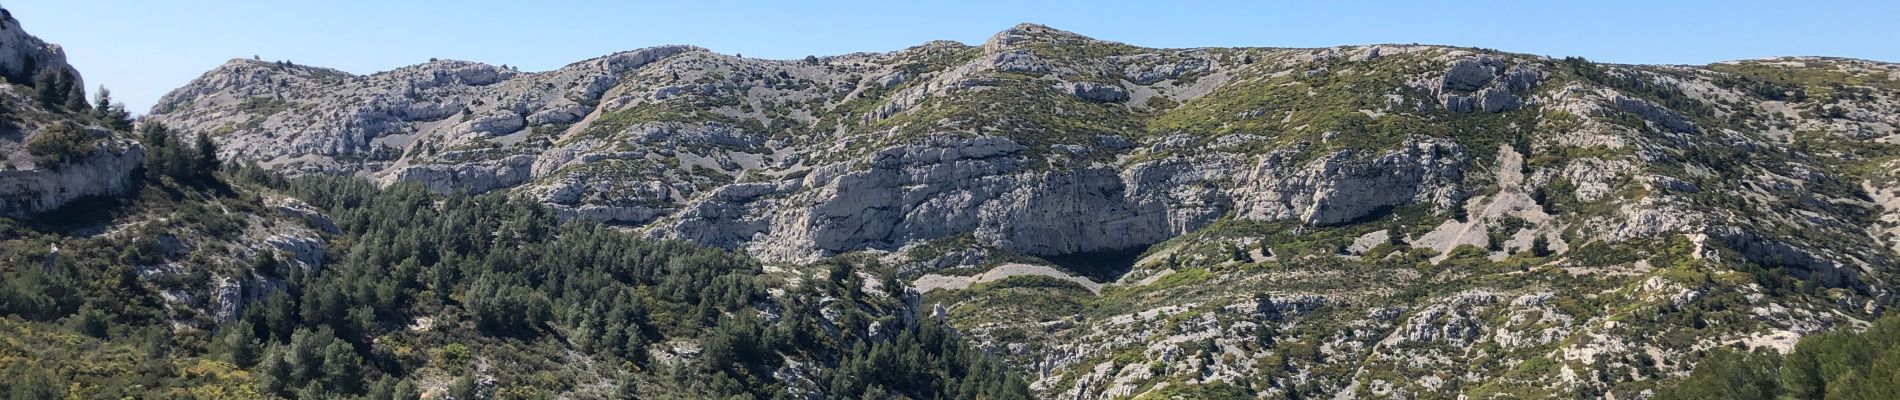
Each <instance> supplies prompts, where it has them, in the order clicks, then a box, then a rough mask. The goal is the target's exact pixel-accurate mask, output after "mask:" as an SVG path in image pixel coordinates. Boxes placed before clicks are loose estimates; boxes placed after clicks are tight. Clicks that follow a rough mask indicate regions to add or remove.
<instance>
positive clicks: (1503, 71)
mask: <svg viewBox="0 0 1900 400" xmlns="http://www.w3.org/2000/svg"><path fill="white" fill-rule="evenodd" d="M1542 79H1543V73H1542V72H1541V71H1539V70H1537V69H1536V68H1535V67H1533V66H1530V65H1528V64H1522V63H1512V62H1510V61H1506V60H1504V59H1502V58H1498V57H1490V56H1482V57H1471V58H1461V59H1457V60H1454V61H1452V62H1451V64H1450V66H1448V67H1446V69H1445V71H1444V75H1443V76H1442V77H1439V78H1437V79H1435V80H1427V81H1424V82H1423V83H1421V84H1420V86H1421V88H1420V89H1423V90H1426V91H1428V92H1431V93H1433V95H1434V96H1436V97H1437V98H1438V102H1439V104H1440V105H1441V106H1443V107H1444V108H1445V110H1446V111H1450V112H1454V113H1460V114H1468V113H1473V112H1478V111H1483V112H1485V113H1500V112H1505V111H1511V110H1516V109H1517V108H1518V107H1520V106H1522V105H1523V103H1522V100H1521V99H1519V97H1518V96H1517V93H1518V92H1523V91H1525V90H1529V89H1530V88H1531V87H1533V86H1536V85H1537V82H1538V81H1541V80H1542Z"/></svg>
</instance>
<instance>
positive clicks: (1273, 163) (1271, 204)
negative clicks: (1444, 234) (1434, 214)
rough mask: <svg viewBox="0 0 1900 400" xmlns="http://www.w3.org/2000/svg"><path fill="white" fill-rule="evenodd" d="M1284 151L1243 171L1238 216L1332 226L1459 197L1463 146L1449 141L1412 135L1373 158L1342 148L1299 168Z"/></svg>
mask: <svg viewBox="0 0 1900 400" xmlns="http://www.w3.org/2000/svg"><path fill="white" fill-rule="evenodd" d="M1288 154H1289V153H1275V154H1271V155H1268V156H1267V158H1266V160H1264V161H1263V162H1262V163H1260V164H1258V165H1256V166H1255V167H1254V169H1253V170H1252V171H1249V172H1248V173H1246V174H1245V175H1242V177H1241V181H1242V182H1244V183H1242V184H1241V185H1240V186H1239V188H1238V190H1239V191H1240V192H1241V194H1240V196H1238V201H1239V202H1240V204H1241V206H1240V209H1239V210H1238V211H1239V213H1240V215H1241V216H1242V217H1245V218H1251V219H1261V220H1272V219H1297V220H1300V221H1301V222H1304V223H1307V224H1312V225H1336V224H1341V223H1347V222H1352V221H1353V220H1355V219H1358V218H1360V217H1365V216H1368V215H1373V214H1374V213H1375V212H1376V211H1379V210H1381V209H1389V208H1391V207H1396V206H1400V205H1405V204H1412V203H1427V204H1435V205H1439V206H1441V207H1450V206H1452V205H1455V204H1457V202H1458V201H1459V200H1462V196H1461V193H1459V189H1458V186H1457V182H1458V181H1459V180H1460V179H1462V177H1463V174H1464V163H1465V160H1464V159H1465V155H1464V150H1463V149H1462V148H1460V147H1459V146H1458V145H1457V144H1455V143H1451V142H1449V141H1444V140H1436V139H1426V138H1410V139H1407V141H1406V144H1405V145H1404V146H1403V147H1402V148H1401V149H1400V150H1398V151H1395V152H1391V153H1387V154H1382V155H1378V156H1376V157H1367V156H1362V155H1360V154H1357V152H1352V151H1342V152H1337V153H1333V154H1331V155H1328V156H1326V157H1322V158H1320V159H1319V160H1315V161H1312V162H1310V163H1307V164H1305V165H1299V166H1294V165H1289V163H1288V162H1287V161H1288V159H1289V157H1290V156H1289V155H1288Z"/></svg>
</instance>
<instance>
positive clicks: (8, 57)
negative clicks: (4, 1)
mask: <svg viewBox="0 0 1900 400" xmlns="http://www.w3.org/2000/svg"><path fill="white" fill-rule="evenodd" d="M0 13H4V14H5V16H4V17H0V77H5V78H6V80H7V82H14V83H27V82H33V78H34V76H35V75H37V74H39V72H40V71H41V70H45V69H53V70H55V71H58V72H60V73H64V74H66V75H67V76H68V77H70V78H71V79H73V80H74V83H73V84H74V85H75V86H78V87H81V88H84V87H86V85H85V84H84V83H83V82H81V81H79V71H77V70H75V69H73V67H72V66H71V65H67V64H66V52H65V50H63V49H61V48H60V47H59V45H57V44H52V43H47V42H46V41H43V40H40V38H38V37H34V36H33V35H30V34H27V33H26V29H24V28H22V27H21V26H20V21H19V20H16V19H13V13H11V12H7V11H5V10H4V9H0Z"/></svg>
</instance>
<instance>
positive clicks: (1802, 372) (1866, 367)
mask: <svg viewBox="0 0 1900 400" xmlns="http://www.w3.org/2000/svg"><path fill="white" fill-rule="evenodd" d="M1656 398H1657V399H1662V400H1673V399H1680V400H1693V399H1733V400H1751V399H1829V400H1836V399H1839V400H1848V399H1854V400H1861V399H1865V400H1875V399H1894V398H1900V317H1896V316H1887V317H1883V318H1881V319H1879V320H1876V321H1874V323H1873V325H1872V326H1870V327H1868V328H1867V330H1865V331H1861V332H1852V331H1836V332H1827V333H1822V334H1817V335H1810V336H1807V337H1803V338H1801V342H1800V343H1799V344H1796V345H1795V346H1794V350H1793V351H1791V352H1789V353H1788V354H1787V355H1782V354H1780V353H1776V352H1774V351H1771V350H1755V351H1744V350H1740V349H1735V348H1727V347H1724V348H1718V349H1714V350H1711V351H1709V354H1708V355H1707V356H1705V357H1704V358H1703V359H1702V362H1701V363H1699V364H1697V365H1696V368H1695V371H1694V372H1693V373H1691V374H1690V375H1689V377H1688V378H1687V379H1684V380H1683V381H1682V383H1681V384H1679V385H1676V386H1672V387H1668V388H1665V389H1663V390H1661V391H1660V392H1658V394H1657V397H1656Z"/></svg>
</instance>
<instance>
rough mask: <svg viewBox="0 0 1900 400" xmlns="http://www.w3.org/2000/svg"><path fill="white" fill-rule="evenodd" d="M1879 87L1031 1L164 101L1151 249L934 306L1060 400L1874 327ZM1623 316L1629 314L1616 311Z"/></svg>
mask: <svg viewBox="0 0 1900 400" xmlns="http://www.w3.org/2000/svg"><path fill="white" fill-rule="evenodd" d="M1896 109H1900V67H1897V66H1895V65H1893V64H1886V63H1878V62H1870V61H1860V60H1845V59H1830V58H1780V59H1769V60H1753V61H1738V62H1731V63H1722V64H1714V65H1708V66H1639V65H1609V64H1597V63H1592V62H1588V61H1585V60H1581V59H1552V58H1547V57H1538V56H1529V55H1521V54H1509V53H1500V52H1495V51H1488V50H1478V49H1467V48H1454V47H1439V46H1400V45H1375V46H1344V47H1334V48H1321V49H1287V48H1204V49H1153V48H1142V47H1136V46H1130V45H1125V44H1120V43H1114V42H1106V41H1099V40H1094V39H1090V38H1087V37H1083V36H1080V35H1076V34H1073V33H1068V32H1062V31H1059V30H1055V29H1051V28H1048V27H1044V26H1039V25H1029V24H1025V25H1020V26H1017V27H1014V28H1011V29H1008V30H1005V31H1003V32H1001V33H998V34H997V35H996V36H994V37H992V38H991V39H990V40H988V41H987V42H985V43H983V44H981V45H977V46H969V45H964V44H960V43H952V42H932V43H927V44H924V45H920V46H917V47H913V48H909V49H905V50H900V51H896V52H890V53H857V54H848V55H841V56H828V57H810V58H806V59H804V60H760V59H749V58H741V57H737V56H729V55H722V54H717V53H712V52H710V51H706V50H704V49H699V48H694V47H682V46H669V47H656V48H648V49H642V50H636V51H630V52H624V53H618V54H614V55H610V56H606V57H601V58H596V59H591V60H585V61H581V62H578V63H574V64H570V65H568V66H565V67H562V68H560V69H556V70H552V71H544V72H523V71H518V70H516V69H514V68H508V67H498V66H490V65H486V64H479V63H472V62H462V61H432V62H429V63H426V64H420V65H416V66H410V67H404V68H399V69H396V70H393V71H387V72H381V73H375V74H370V75H355V74H350V73H345V72H341V71H335V70H329V69H323V68H317V67H308V66H301V65H295V64H292V63H288V62H264V61H258V60H233V61H231V62H229V63H227V64H225V65H224V66H221V67H219V68H217V69H215V70H213V71H210V72H208V73H206V74H205V75H204V76H202V77H200V78H199V79H197V80H195V81H193V82H192V83H191V84H190V85H187V86H186V87H183V88H180V89H178V90H176V91H174V92H172V93H171V94H169V95H167V96H165V98H164V99H163V100H162V101H161V102H160V104H159V105H158V106H156V107H155V108H154V109H153V110H152V111H153V112H152V114H151V116H150V119H151V120H152V121H157V122H162V123H165V124H168V125H170V126H172V127H174V128H178V129H182V130H185V131H197V132H208V133H211V134H212V135H214V136H213V137H214V138H215V140H217V141H218V142H219V143H220V144H222V145H223V146H222V149H224V153H223V154H222V156H224V157H226V158H230V159H237V160H249V161H257V162H260V163H263V164H265V165H268V166H272V167H275V168H278V169H280V170H284V171H291V172H299V173H336V174H356V175H364V176H369V177H373V178H375V179H381V180H383V181H385V182H416V183H419V184H421V185H424V186H426V187H428V188H430V189H433V190H438V191H457V190H460V191H469V192H477V193H479V192H496V191H502V192H507V193H512V194H514V195H518V196H527V197H531V198H534V199H538V200H540V201H542V202H544V203H547V204H550V205H553V206H554V207H556V208H557V209H559V210H561V211H562V212H563V213H565V214H566V215H567V216H570V217H578V218H592V219H598V220H603V221H608V222H611V223H616V224H621V225H625V226H627V227H629V228H630V229H634V230H637V231H639V232H641V233H643V234H646V235H649V236H653V237H661V238H677V239H684V240H688V241H693V242H698V243H704V244H710V245H716V246H721V247H727V248H733V249H742V250H744V251H746V252H748V253H750V254H753V255H756V256H759V257H761V258H764V259H766V260H769V261H774V262H781V263H791V264H797V263H806V262H812V261H818V260H822V259H826V258H828V257H833V256H838V255H846V254H871V255H874V256H876V258H878V259H880V260H884V261H888V262H891V263H895V264H897V265H909V266H921V267H918V268H911V269H909V270H907V271H912V272H914V273H917V274H927V273H932V272H934V271H936V270H938V269H943V268H987V267H990V266H995V265H997V264H998V263H1001V262H1006V261H1007V262H1016V261H1023V260H1030V261H1025V262H1047V261H1048V260H1055V259H1063V258H1066V257H1074V256H1081V255H1091V254H1100V253H1113V252H1115V251H1118V250H1128V249H1136V250H1137V251H1136V252H1139V251H1138V250H1139V249H1142V248H1148V250H1147V251H1146V252H1145V253H1143V254H1144V255H1143V256H1142V257H1141V258H1140V260H1139V261H1121V262H1120V263H1121V264H1120V265H1118V266H1116V267H1110V268H1097V267H1100V266H1074V265H1070V266H1065V268H1069V270H1070V271H1072V272H1077V273H1084V274H1092V275H1098V279H1099V280H1115V279H1116V278H1114V277H1110V278H1107V279H1103V278H1101V277H1100V276H1099V273H1101V272H1102V271H1098V270H1096V269H1106V270H1111V271H1112V270H1116V269H1118V268H1119V269H1122V270H1128V271H1127V274H1126V275H1121V276H1119V278H1118V281H1112V282H1107V283H1109V284H1108V286H1107V288H1106V289H1103V290H1102V291H1100V294H1097V293H1096V291H1094V290H1090V291H1084V292H1078V293H1072V294H1073V295H1074V296H1075V297H1074V298H1072V299H1069V300H1064V301H1073V302H1074V303H1075V304H1091V306H1089V307H1092V308H1083V309H1081V310H1079V311H1078V310H1077V309H1072V308H1060V307H1055V308H1053V309H1045V308H1038V304H1041V303H1038V302H1034V301H1022V299H1021V298H1016V297H1010V296H1012V294H1011V293H1012V292H1011V290H1014V289H1012V286H1011V285H1008V284H999V285H987V286H985V285H977V286H971V288H969V289H965V290H960V291H949V290H946V291H944V292H933V293H934V294H931V295H930V296H929V298H928V299H929V300H933V301H940V302H941V303H942V305H944V306H945V309H944V310H945V312H944V313H945V318H947V319H949V320H950V321H952V322H953V324H956V325H958V326H959V327H960V328H962V329H964V330H965V331H966V332H967V333H970V334H971V335H972V337H973V338H974V339H975V340H978V341H980V342H983V343H986V344H988V345H990V346H989V349H990V350H992V351H993V352H996V353H999V354H1005V355H1008V356H1010V357H1012V359H1013V360H1015V361H1017V362H1018V363H1017V365H1018V366H1020V367H1023V368H1024V369H1025V370H1029V371H1033V372H1035V373H1036V374H1037V375H1038V377H1039V378H1040V380H1039V381H1038V383H1037V388H1038V390H1041V391H1042V393H1043V394H1045V395H1049V396H1052V397H1065V398H1096V397H1113V396H1122V395H1135V394H1141V393H1151V392H1152V393H1176V392H1168V391H1170V390H1185V389H1182V388H1189V387H1201V388H1206V387H1211V386H1215V385H1217V384H1227V385H1234V386H1240V387H1245V388H1247V390H1252V391H1254V392H1257V393H1263V394H1264V393H1282V394H1302V395H1315V394H1341V393H1343V394H1363V395H1368V396H1401V397H1410V396H1424V395H1436V394H1445V395H1449V394H1454V393H1456V394H1465V395H1473V397H1482V395H1489V394H1497V393H1505V392H1509V393H1515V394H1519V395H1529V396H1535V395H1539V394H1543V395H1551V394H1552V393H1550V392H1539V391H1537V390H1544V389H1549V388H1557V389H1554V390H1558V391H1559V392H1562V393H1595V394H1602V393H1618V395H1619V396H1632V395H1639V393H1641V392H1642V391H1643V390H1646V387H1645V386H1643V384H1631V383H1629V381H1636V382H1642V381H1649V380H1650V379H1662V378H1666V377H1668V376H1671V375H1670V374H1672V373H1674V372H1679V371H1681V370H1683V369H1685V368H1686V367H1687V365H1684V364H1680V363H1678V362H1675V361H1663V362H1661V364H1660V366H1658V364H1657V359H1663V360H1668V359H1670V358H1673V357H1691V356H1692V355H1691V354H1690V353H1688V352H1686V350H1683V349H1691V348H1706V347H1707V346H1710V345H1712V344H1715V343H1738V342H1746V343H1753V344H1762V345H1769V344H1775V343H1782V342H1781V341H1783V340H1784V339H1785V338H1786V337H1798V336H1799V335H1801V334H1805V333H1807V332H1813V331H1816V330H1820V329H1824V328H1826V327H1829V326H1835V325H1852V324H1855V323H1856V321H1857V320H1858V319H1860V318H1864V317H1867V316H1869V315H1873V314H1877V313H1879V312H1881V310H1883V309H1884V308H1885V307H1886V306H1887V305H1888V304H1890V303H1892V301H1893V298H1892V293H1893V291H1892V284H1891V282H1893V279H1894V272H1895V267H1896V259H1897V258H1900V254H1897V253H1896V251H1900V222H1896V221H1900V217H1895V215H1896V211H1895V210H1900V205H1896V203H1895V201H1894V198H1895V195H1894V193H1896V191H1897V190H1900V186H1897V185H1896V182H1900V179H1897V178H1896V175H1895V173H1894V172H1893V171H1894V170H1895V169H1896V164H1895V163H1896V162H1900V161H1896V160H1900V131H1896V126H1900V120H1897V119H1896V117H1895V116H1896V115H1900V113H1896V112H1895V111H1896ZM1038 257H1042V258H1038ZM1036 260H1041V261H1036ZM1057 264H1061V263H1057ZM1130 264H1132V265H1130ZM1342 271H1350V272H1342ZM1767 276H1786V277H1788V278H1787V280H1786V281H1783V280H1777V279H1781V278H1774V279H1770V278H1762V277H1767ZM912 277H915V276H912ZM936 279H940V280H941V279H951V278H944V277H943V276H937V278H936ZM1004 282H1005V283H1008V282H1009V281H1007V280H1006V281H1004ZM1212 282H1221V283H1220V284H1214V283H1212ZM1366 282H1373V283H1376V285H1372V286H1367V285H1366ZM1777 282H1780V283H1777ZM1786 282H1797V283H1793V284H1788V285H1793V286H1792V287H1784V286H1783V284H1784V283H1786ZM1017 283H1021V282H1017ZM1797 291H1802V292H1800V293H1805V294H1799V295H1796V294H1792V293H1796V292H1797ZM945 292H953V293H952V294H943V293H945ZM1057 292H1061V291H1060V290H1058V291H1057ZM1062 296H1069V294H1060V293H1059V294H1058V296H1057V297H1059V298H1065V299H1067V297H1062ZM1011 299H1015V300H1011ZM1632 304H1634V306H1632ZM1631 307H1635V308H1631ZM997 308H1000V309H1003V310H1006V311H996V310H995V309H997ZM1008 310H1014V311H1008ZM1633 310H1634V311H1633ZM1658 310H1661V311H1658ZM1685 310H1686V311H1685ZM1698 310H1699V311H1698ZM1721 310H1748V311H1742V312H1744V313H1753V315H1757V316H1759V318H1741V317H1736V314H1735V312H1725V311H1721ZM1018 311H1019V312H1018ZM1704 312H1706V313H1710V314H1701V313H1704ZM1628 313H1637V314H1642V315H1645V316H1646V317H1645V318H1647V319H1643V320H1644V321H1648V322H1645V323H1646V324H1649V325H1645V327H1637V328H1632V327H1631V326H1629V324H1630V323H1629V322H1619V320H1618V319H1610V318H1607V317H1605V316H1606V315H1616V314H1628ZM1677 313H1695V314H1694V315H1697V317H1695V318H1701V320H1700V321H1703V322H1696V323H1694V324H1690V325H1684V324H1682V323H1680V320H1679V319H1673V318H1676V317H1674V315H1678V314H1677ZM1717 314H1719V317H1717V316H1712V315H1717ZM1723 318H1728V319H1723ZM1716 319H1722V320H1723V321H1727V322H1723V323H1724V324H1726V325H1721V327H1719V328H1709V325H1708V324H1709V323H1708V322H1707V321H1710V320H1716ZM1695 324H1701V325H1695ZM1697 326H1699V327H1697ZM1648 328H1654V329H1655V330H1658V331H1666V332H1672V333H1675V334H1679V335H1676V336H1669V337H1647V336H1646V334H1637V333H1635V331H1637V330H1640V329H1648ZM1025 337H1027V338H1032V339H1036V340H1025V339H1024V338H1025ZM1261 337H1266V338H1267V339H1260V338H1261ZM1274 338H1277V339H1274ZM1684 338H1687V339H1684ZM1037 340H1040V341H1037ZM1664 340H1686V342H1664ZM1645 358H1646V359H1649V361H1647V362H1645V361H1642V360H1643V359H1645ZM1460 365H1466V366H1468V368H1470V369H1469V370H1468V371H1467V372H1468V373H1463V374H1451V373H1437V372H1433V371H1440V370H1446V368H1451V367H1455V366H1460ZM1527 365H1528V366H1527ZM1533 367H1534V368H1533ZM1616 373H1621V374H1630V375H1631V376H1638V377H1640V378H1638V379H1630V380H1625V379H1608V378H1606V377H1607V376H1609V375H1608V374H1616ZM1420 376H1428V377H1430V378H1429V379H1422V380H1420V379H1414V378H1417V377H1420ZM1170 388H1172V389H1170ZM1528 388H1541V389H1537V390H1531V389H1528ZM1506 389H1510V390H1506ZM1517 389H1524V390H1526V391H1514V390H1517ZM1176 394H1178V393H1176ZM1345 397H1351V396H1349V395H1348V396H1345Z"/></svg>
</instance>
